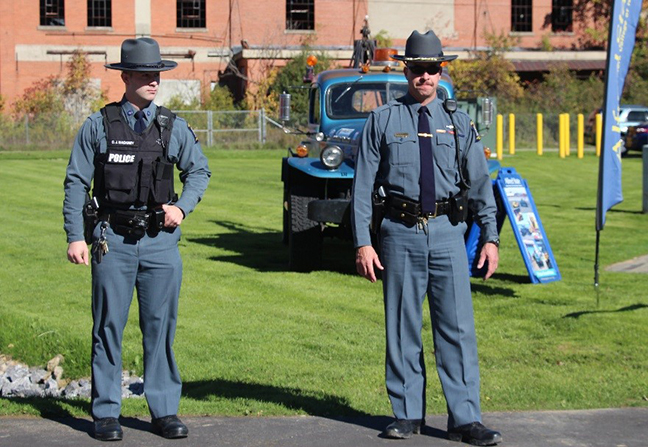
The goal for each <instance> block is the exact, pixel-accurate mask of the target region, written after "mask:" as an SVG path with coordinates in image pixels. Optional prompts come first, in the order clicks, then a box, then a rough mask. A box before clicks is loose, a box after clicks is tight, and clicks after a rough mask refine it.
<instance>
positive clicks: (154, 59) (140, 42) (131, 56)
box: [105, 37, 178, 71]
mask: <svg viewBox="0 0 648 447" xmlns="http://www.w3.org/2000/svg"><path fill="white" fill-rule="evenodd" d="M177 66H178V63H177V62H174V61H165V60H162V56H160V46H159V45H158V43H157V42H156V41H155V40H154V39H151V38H150V37H140V38H139V39H126V40H125V41H124V42H123V43H122V46H121V62H119V63H118V64H106V65H105V67H106V68H110V69H112V70H122V71H167V70H173V69H174V68H176V67H177Z"/></svg>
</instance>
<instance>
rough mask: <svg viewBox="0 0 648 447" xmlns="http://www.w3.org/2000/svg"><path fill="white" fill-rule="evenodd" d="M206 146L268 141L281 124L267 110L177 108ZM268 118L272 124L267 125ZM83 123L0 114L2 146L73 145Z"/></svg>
mask: <svg viewBox="0 0 648 447" xmlns="http://www.w3.org/2000/svg"><path fill="white" fill-rule="evenodd" d="M174 112H175V113H176V114H177V115H178V116H180V117H182V118H184V119H185V120H186V121H187V122H188V123H189V125H190V126H191V128H192V130H193V131H194V132H195V134H196V136H197V137H198V138H199V140H200V142H201V143H202V144H203V145H205V146H215V145H223V144H225V145H228V144H250V143H260V144H265V143H266V142H267V141H268V136H269V133H270V134H271V136H272V137H273V138H271V141H274V140H276V139H277V138H281V137H280V136H279V135H280V134H283V131H282V130H277V131H276V132H269V127H270V128H272V129H275V127H276V128H280V127H281V125H280V124H278V123H277V122H275V121H273V120H272V119H270V118H268V117H267V116H266V113H265V110H264V109H260V110H228V111H215V110H177V111H174ZM268 122H269V123H270V126H267V124H268ZM81 124H82V122H81V123H76V122H73V121H72V120H71V119H70V117H69V116H67V115H66V114H49V115H39V116H38V117H36V118H33V117H28V116H25V117H24V118H21V119H19V120H14V119H11V118H10V117H8V116H2V115H0V150H22V149H63V148H68V147H69V148H71V147H72V144H73V143H74V138H75V136H76V134H77V132H78V130H79V127H80V126H81Z"/></svg>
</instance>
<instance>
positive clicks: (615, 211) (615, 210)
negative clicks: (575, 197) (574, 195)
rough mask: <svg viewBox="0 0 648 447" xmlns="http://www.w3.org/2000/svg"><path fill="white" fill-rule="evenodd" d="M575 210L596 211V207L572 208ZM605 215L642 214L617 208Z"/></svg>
mask: <svg viewBox="0 0 648 447" xmlns="http://www.w3.org/2000/svg"><path fill="white" fill-rule="evenodd" d="M574 209H575V210H578V211H596V207H594V206H588V207H585V206H577V207H575V208H574ZM606 212H607V213H620V214H643V213H642V212H641V211H636V210H635V211H631V210H624V209H618V208H611V209H609V210H607V211H606Z"/></svg>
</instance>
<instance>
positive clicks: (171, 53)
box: [0, 0, 605, 105]
mask: <svg viewBox="0 0 648 447" xmlns="http://www.w3.org/2000/svg"><path fill="white" fill-rule="evenodd" d="M572 5H573V1H572V0H500V1H494V0H480V1H477V0H473V1H463V2H461V1H456V0H418V1H413V0H391V1H389V2H385V1H384V0H317V1H316V0H266V1H261V2H259V1H252V0H37V1H24V0H22V1H21V0H2V2H0V95H2V97H3V98H4V99H5V101H6V103H7V104H8V105H11V103H12V102H13V101H14V100H15V99H16V98H17V97H19V96H20V95H21V94H22V92H23V91H24V90H25V88H27V87H29V86H31V85H32V84H33V83H34V82H35V81H38V80H40V79H42V78H44V77H46V76H49V75H57V76H65V74H66V62H67V61H68V60H69V58H70V54H71V53H72V52H74V51H75V50H76V51H79V50H80V51H83V52H85V53H86V54H87V55H88V59H89V60H90V61H91V62H92V74H91V76H92V77H93V78H94V79H95V80H96V82H97V83H99V84H100V85H101V88H102V89H104V90H105V91H107V92H108V98H109V99H110V100H116V99H119V98H120V97H121V94H122V92H123V86H122V83H121V81H120V79H119V76H117V74H116V73H115V72H114V71H112V70H107V69H105V68H104V66H103V65H104V64H105V63H110V62H117V61H119V58H120V44H121V42H122V41H123V40H124V39H126V38H131V37H141V36H151V37H153V38H155V39H156V40H158V42H159V43H160V46H161V48H162V55H163V58H165V59H172V60H176V61H177V62H178V68H177V69H175V70H173V71H170V72H167V73H165V74H164V76H163V82H162V85H161V88H160V97H159V98H160V100H161V102H164V100H165V99H167V98H169V97H171V96H173V95H177V94H181V95H184V96H186V97H188V98H189V97H195V96H201V95H205V94H206V93H207V92H208V91H209V89H210V88H211V87H212V86H213V85H215V84H217V83H221V84H223V83H226V84H227V85H229V86H230V87H231V88H232V90H233V91H234V92H235V94H236V95H238V96H240V95H241V94H242V92H243V91H244V89H245V88H247V86H248V81H253V80H255V79H259V77H261V76H263V73H264V68H265V69H267V67H268V66H270V65H281V64H283V63H285V61H286V60H288V59H290V58H291V57H293V56H294V55H295V54H297V53H298V52H299V48H300V45H301V44H303V43H305V42H306V43H308V44H309V45H311V46H312V47H314V48H316V49H317V50H318V51H325V52H327V53H328V55H329V56H330V57H332V58H335V59H338V60H339V62H340V64H347V63H348V61H349V60H350V58H351V53H352V48H353V42H354V40H355V39H359V38H360V29H361V27H362V25H363V21H364V18H365V16H368V17H369V24H370V27H371V30H372V32H373V34H374V35H375V34H377V33H378V32H379V31H381V30H384V32H386V33H387V35H388V36H389V37H390V38H392V39H393V42H394V45H395V46H396V47H397V48H401V49H402V47H403V46H404V43H405V39H406V38H407V36H408V35H409V34H410V32H411V31H412V30H413V29H418V30H420V31H424V30H425V29H430V28H431V29H434V30H435V32H436V33H437V34H439V36H440V37H441V38H442V39H443V41H444V45H445V46H446V47H447V48H448V49H450V50H451V51H452V52H453V53H458V54H459V55H460V56H461V57H470V53H469V51H470V50H473V49H481V48H484V47H485V46H486V45H487V44H486V39H485V37H484V36H485V34H486V33H490V34H501V35H508V36H514V37H515V38H516V39H518V40H519V48H516V51H515V52H511V53H510V54H509V55H508V57H510V58H511V59H512V60H513V61H514V63H515V64H516V68H517V69H518V70H520V71H522V72H523V71H525V70H531V71H533V72H537V71H542V70H546V69H547V63H548V62H549V61H554V60H563V61H566V62H567V63H569V64H570V65H571V66H572V68H574V69H578V70H595V69H602V68H603V67H604V59H605V53H604V52H603V51H593V52H583V51H573V50H574V49H577V47H578V36H579V31H578V29H576V28H577V27H576V26H575V24H574V22H573V21H574V16H573V11H572ZM543 46H544V47H549V46H550V47H552V48H559V49H565V50H561V51H539V49H540V48H542V47H543Z"/></svg>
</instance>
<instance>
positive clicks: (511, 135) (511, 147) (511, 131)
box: [509, 113, 515, 155]
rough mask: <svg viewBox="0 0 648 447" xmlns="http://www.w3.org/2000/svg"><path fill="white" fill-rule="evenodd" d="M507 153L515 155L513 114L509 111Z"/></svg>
mask: <svg viewBox="0 0 648 447" xmlns="http://www.w3.org/2000/svg"><path fill="white" fill-rule="evenodd" d="M509 154H511V155H515V115H513V114H512V113H509Z"/></svg>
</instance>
